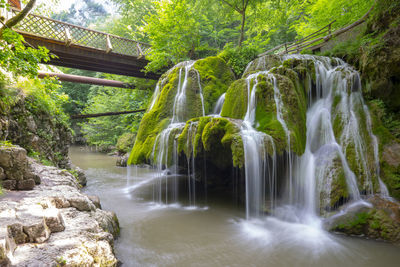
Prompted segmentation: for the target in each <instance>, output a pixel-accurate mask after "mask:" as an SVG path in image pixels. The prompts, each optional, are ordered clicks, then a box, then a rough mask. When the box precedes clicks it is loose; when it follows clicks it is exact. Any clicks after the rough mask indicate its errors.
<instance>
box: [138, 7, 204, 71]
mask: <svg viewBox="0 0 400 267" xmlns="http://www.w3.org/2000/svg"><path fill="white" fill-rule="evenodd" d="M155 5H156V13H154V14H151V15H149V16H147V17H146V18H145V19H146V21H147V24H146V26H145V27H144V29H145V31H146V33H147V34H148V35H149V37H150V44H151V45H152V50H151V53H150V55H149V56H148V58H149V59H150V60H151V62H150V63H149V65H148V66H147V69H148V70H152V71H154V70H159V69H161V68H163V67H164V66H168V65H172V64H176V63H178V62H180V61H183V60H187V59H190V58H193V56H194V50H195V48H196V47H197V46H199V44H200V34H199V31H200V27H199V26H200V25H199V23H198V22H197V21H196V17H197V15H198V14H196V13H195V12H194V10H193V9H192V8H191V7H190V5H189V3H188V2H187V1H184V0H180V1H173V2H172V3H171V2H169V1H161V2H156V3H155ZM177 18H179V19H177Z"/></svg>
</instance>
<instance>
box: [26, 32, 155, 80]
mask: <svg viewBox="0 0 400 267" xmlns="http://www.w3.org/2000/svg"><path fill="white" fill-rule="evenodd" d="M23 35H24V38H25V40H26V41H27V42H28V43H29V44H31V45H33V46H35V47H37V46H44V47H46V48H47V49H49V50H50V52H51V53H52V54H54V55H56V56H57V58H52V59H51V60H50V61H49V62H47V63H45V64H49V65H55V66H62V67H68V68H76V69H82V70H91V71H97V72H105V73H112V74H119V75H125V76H132V77H138V78H146V79H154V80H156V79H158V78H159V77H160V75H159V74H155V73H147V74H146V73H144V72H143V70H144V67H145V66H146V65H147V63H148V61H147V60H146V59H144V58H138V57H134V56H127V55H119V54H115V53H113V52H109V53H106V52H104V51H102V50H99V49H95V48H88V47H82V46H79V45H74V44H71V45H70V46H66V45H65V43H63V42H58V41H54V40H50V39H43V38H37V37H36V36H30V35H26V34H23Z"/></svg>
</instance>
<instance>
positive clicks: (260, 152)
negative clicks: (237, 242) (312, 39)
mask: <svg viewBox="0 0 400 267" xmlns="http://www.w3.org/2000/svg"><path fill="white" fill-rule="evenodd" d="M290 59H294V60H301V61H304V62H305V63H306V64H313V70H312V71H306V72H302V73H303V74H304V75H303V74H302V75H300V74H299V77H300V76H302V77H303V78H304V81H303V84H302V86H304V87H306V88H307V89H308V91H306V92H304V93H305V95H307V96H305V95H304V96H302V98H301V99H300V100H299V101H302V102H301V103H303V104H304V108H305V107H306V108H307V111H306V112H304V111H302V112H304V113H305V125H304V115H302V116H303V117H301V119H302V124H301V125H302V127H305V129H306V132H305V136H304V135H302V136H301V137H302V138H305V147H303V146H302V149H304V153H303V154H302V155H296V154H295V153H296V152H298V151H299V149H298V147H297V146H296V145H297V143H296V142H299V140H298V139H299V137H298V135H299V134H298V131H299V130H298V128H296V127H295V126H293V125H294V123H296V122H293V120H292V118H291V117H290V116H292V114H290V110H288V108H290V106H289V105H291V102H293V98H294V96H296V94H300V93H299V92H298V91H296V93H295V94H293V95H291V94H290V92H289V93H288V91H287V89H286V88H287V87H284V86H285V82H286V81H289V82H290V81H292V82H293V85H291V86H295V85H294V83H295V82H297V81H295V80H294V78H292V77H293V76H290V75H286V74H279V73H281V72H280V71H281V70H283V71H285V68H287V67H285V66H284V65H285V64H283V62H285V61H286V60H290ZM274 60H275V61H276V62H277V64H278V65H279V64H280V63H279V59H277V57H275V58H274ZM275 61H274V62H275ZM281 62H282V65H281V66H275V67H273V68H271V69H266V68H267V67H268V66H269V65H273V64H272V63H271V62H266V59H265V57H262V58H260V59H258V61H253V62H252V63H250V64H249V65H248V66H247V68H246V69H247V70H249V71H250V70H251V72H250V74H245V76H244V77H245V78H244V79H245V82H246V83H245V86H246V88H243V89H244V90H247V109H246V113H245V114H244V117H243V120H242V123H241V124H240V123H239V122H238V120H236V122H235V123H236V124H235V125H239V126H238V128H239V127H240V129H239V133H237V132H235V133H234V134H236V135H237V136H236V137H237V138H240V137H241V141H242V143H243V156H244V162H243V165H244V166H243V167H244V168H243V173H244V176H245V177H244V178H245V179H244V182H245V197H246V218H247V219H252V218H260V217H262V216H263V215H264V214H265V213H266V212H268V213H269V214H270V215H272V216H275V217H277V218H279V219H284V220H287V221H291V222H300V223H305V224H311V225H319V222H320V219H319V216H320V215H326V214H327V213H328V212H331V211H335V210H336V209H337V208H338V207H339V206H341V205H343V204H344V203H346V202H349V201H363V197H364V196H368V195H371V194H374V193H375V192H380V194H381V196H382V197H384V198H389V194H388V191H387V188H386V186H385V184H384V183H383V182H382V180H381V178H380V168H379V150H378V140H377V137H376V136H375V135H374V134H373V132H372V121H371V116H370V113H369V110H368V107H367V106H366V104H365V103H364V99H363V97H362V88H361V80H360V75H359V73H358V72H357V71H355V70H354V69H353V68H352V67H351V66H349V65H348V64H346V63H345V62H344V61H342V60H340V59H335V58H334V59H330V58H327V57H319V56H311V55H285V56H282V57H281ZM267 63H268V64H267ZM294 64H297V63H296V62H295V61H294ZM308 66H311V65H308ZM301 67H302V68H303V66H301ZM280 68H282V69H280ZM254 69H255V71H254ZM173 70H174V71H175V72H176V74H177V80H174V82H175V81H176V83H175V84H174V86H176V87H173V89H176V92H175V96H174V98H173V105H171V111H172V112H171V114H172V116H171V117H170V118H171V120H170V124H169V125H168V126H167V127H166V128H165V129H164V130H162V131H161V132H160V133H159V134H158V135H157V137H156V138H155V142H154V145H153V151H152V158H153V161H154V165H156V167H157V169H158V175H159V179H157V180H156V182H155V183H154V187H153V196H154V201H156V202H165V203H173V202H176V201H178V178H177V176H176V174H177V173H178V172H179V168H178V167H179V166H178V164H179V162H178V156H179V155H178V151H177V140H178V136H179V135H181V134H182V132H183V131H184V132H185V135H184V136H183V137H184V138H183V140H182V138H181V137H180V136H179V143H180V145H181V146H184V147H185V154H186V162H184V166H185V167H186V171H187V172H186V175H187V179H186V182H187V183H186V185H187V192H188V203H189V205H191V206H194V205H196V203H198V193H199V191H200V189H201V188H199V187H198V185H197V188H196V180H198V181H200V174H201V167H200V169H199V166H198V164H199V162H198V161H197V162H196V160H198V159H197V158H198V157H200V158H201V153H200V154H199V155H198V153H197V150H196V149H197V148H196V147H195V146H197V144H194V143H195V139H196V135H197V131H203V129H201V130H199V129H198V128H200V125H202V124H200V123H199V120H196V119H193V118H194V117H201V116H203V117H204V116H205V107H204V96H203V89H202V85H201V80H200V73H199V71H198V70H196V68H195V61H185V62H182V63H180V64H178V65H177V66H175V67H174V68H173ZM303 70H304V68H303V69H302V70H300V71H303ZM291 71H292V73H293V74H294V73H295V72H296V71H297V70H296V69H295V67H293V69H291ZM298 73H299V72H298ZM246 75H247V76H246ZM285 75H286V77H284V78H285V79H286V80H285V79H283V78H282V76H285ZM165 79H166V78H164V79H162V80H160V81H159V82H158V83H157V86H156V88H155V93H154V96H153V99H152V102H151V105H150V109H151V108H153V107H154V105H155V104H156V102H157V99H158V98H159V95H160V94H161V93H160V92H161V91H162V90H163V86H164V85H163V84H164V82H165ZM296 79H297V77H296ZM196 80H197V81H196ZM265 84H267V86H268V87H265V88H267V89H263V88H264V87H262V86H265ZM258 86H259V87H258ZM280 86H282V88H280ZM288 88H291V87H288ZM294 88H296V89H295V90H302V89H298V88H300V86H299V87H294ZM236 89H237V88H236ZM239 89H240V87H239ZM258 89H261V90H260V92H262V94H264V93H265V94H268V101H269V102H268V103H267V104H268V107H267V109H268V116H270V114H271V113H272V114H273V115H272V117H273V123H276V124H278V122H279V124H280V126H281V128H280V127H279V130H275V128H271V129H272V130H271V133H270V134H271V135H269V134H268V133H269V132H268V131H269V128H267V129H264V128H262V127H260V125H259V123H260V122H259V121H258V120H259V119H260V118H257V116H260V115H258V114H263V113H262V112H263V111H262V110H257V99H258V98H257V97H260V96H261V95H262V94H257V90H258ZM263 90H265V91H263ZM171 92H172V91H171ZM242 92H243V93H245V91H242ZM301 93H303V92H301ZM228 95H229V92H228ZM263 97H265V96H263ZM230 98H231V96H230ZM227 99H229V98H227ZM305 101H306V102H305ZM194 102H196V104H198V105H194ZM171 103H172V101H171ZM224 104H225V93H224V94H222V95H220V96H219V98H218V100H217V102H216V103H215V107H214V109H213V114H212V115H211V116H210V117H213V120H216V121H217V120H218V119H221V118H219V117H220V114H221V111H222V107H223V105H224ZM243 104H244V103H243ZM263 105H265V104H263ZM298 105H300V104H298ZM271 107H272V108H271ZM260 108H263V106H261V107H260ZM271 110H272V112H271ZM258 111H262V112H261V113H258ZM243 113H244V112H243ZM243 113H242V114H243ZM266 117H267V116H266ZM239 118H240V117H239ZM190 119H193V120H190ZM268 119H269V118H268ZM189 120H190V121H189ZM224 120H225V119H224ZM200 121H201V120H200ZM265 125H267V124H265ZM261 126H263V125H261ZM201 127H204V126H201ZM268 127H269V126H268ZM274 127H275V126H274ZM257 129H263V131H266V132H262V131H258V130H257ZM302 129H303V128H302ZM236 131H238V129H237V128H236ZM273 131H276V132H278V134H279V133H281V134H280V136H277V134H276V133H274V132H273ZM267 132H268V133H267ZM200 133H201V132H200ZM302 134H303V133H302ZM238 135H240V136H238ZM236 137H235V138H236ZM196 142H197V141H196ZM302 142H304V139H302ZM182 144H183V145H182ZM239 144H240V143H239ZM231 149H232V148H231ZM232 150H233V149H232ZM282 150H283V151H282ZM300 151H302V150H300ZM203 153H204V154H203V159H204V167H203V168H204V171H203V174H204V176H205V175H206V171H205V169H206V167H205V162H206V161H205V158H206V156H205V151H203ZM207 153H208V152H207ZM278 153H279V154H278ZM181 161H182V159H181ZM181 163H182V162H181ZM171 173H172V174H175V175H171ZM196 176H197V177H196ZM169 177H170V178H169ZM202 179H203V181H206V179H207V177H204V178H203V177H202ZM233 183H235V181H234V182H233ZM377 186H379V188H374V187H377ZM196 189H197V190H196ZM206 189H207V188H206V184H205V191H206ZM336 191H340V192H339V193H337V192H336Z"/></svg>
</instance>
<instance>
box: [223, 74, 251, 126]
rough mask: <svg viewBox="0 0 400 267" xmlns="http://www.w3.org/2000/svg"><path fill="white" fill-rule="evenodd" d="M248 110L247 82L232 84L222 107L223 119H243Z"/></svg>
mask: <svg viewBox="0 0 400 267" xmlns="http://www.w3.org/2000/svg"><path fill="white" fill-rule="evenodd" d="M246 110H247V80H246V79H239V80H237V81H235V82H234V83H232V84H231V86H230V87H229V89H228V91H227V92H226V95H225V102H224V105H223V106H222V112H221V116H222V117H229V118H233V119H243V118H244V115H245V114H246Z"/></svg>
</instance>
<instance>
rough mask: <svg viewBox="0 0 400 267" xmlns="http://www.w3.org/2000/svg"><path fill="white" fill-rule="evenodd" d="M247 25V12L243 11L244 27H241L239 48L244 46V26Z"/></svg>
mask: <svg viewBox="0 0 400 267" xmlns="http://www.w3.org/2000/svg"><path fill="white" fill-rule="evenodd" d="M245 23H246V10H243V12H242V25H241V27H240V37H239V43H238V46H239V47H241V46H242V42H243V39H244V24H245Z"/></svg>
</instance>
